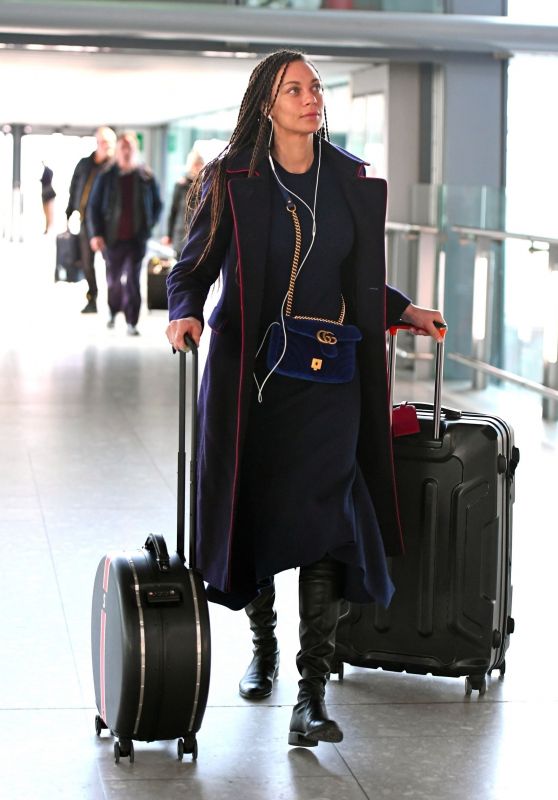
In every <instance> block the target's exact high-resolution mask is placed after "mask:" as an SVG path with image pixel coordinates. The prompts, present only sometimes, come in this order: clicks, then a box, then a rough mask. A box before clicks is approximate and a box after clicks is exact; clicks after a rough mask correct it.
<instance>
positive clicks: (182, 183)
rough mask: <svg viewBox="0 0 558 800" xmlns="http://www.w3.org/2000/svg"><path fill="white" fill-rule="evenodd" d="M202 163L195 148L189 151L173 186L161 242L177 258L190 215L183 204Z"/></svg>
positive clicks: (182, 244)
mask: <svg viewBox="0 0 558 800" xmlns="http://www.w3.org/2000/svg"><path fill="white" fill-rule="evenodd" d="M204 163H205V162H204V159H203V156H202V155H201V153H200V152H199V151H198V150H196V148H193V149H192V150H190V152H189V153H188V155H187V157H186V165H185V167H184V169H185V172H184V175H183V176H182V178H180V179H179V180H178V181H177V182H176V183H175V185H174V192H173V195H172V205H171V209H170V212H169V219H168V222H167V235H166V236H163V237H162V239H161V241H162V243H163V244H168V245H172V247H173V248H174V250H175V252H176V254H177V257H178V256H180V252H181V250H182V247H183V246H184V239H185V235H186V232H187V229H188V225H189V222H190V220H189V216H190V215H189V214H188V211H187V209H186V204H185V200H186V195H187V194H188V190H189V189H190V186H191V185H192V183H193V182H194V180H195V178H196V177H197V176H198V173H199V171H200V170H201V169H202V168H203V166H204Z"/></svg>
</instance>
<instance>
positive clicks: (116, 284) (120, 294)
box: [86, 131, 162, 336]
mask: <svg viewBox="0 0 558 800" xmlns="http://www.w3.org/2000/svg"><path fill="white" fill-rule="evenodd" d="M161 208H162V204H161V197H160V194H159V186H158V184H157V181H156V180H155V178H154V176H153V173H152V172H151V170H150V169H149V168H148V167H146V166H145V165H144V164H140V162H139V145H138V139H137V136H136V134H135V133H134V132H133V131H125V132H123V133H120V134H118V137H117V140H116V156H115V163H114V164H113V165H112V166H110V167H109V168H108V169H107V170H105V171H104V172H101V173H100V174H99V175H98V176H97V180H96V181H95V183H94V184H93V189H92V191H91V195H90V198H89V203H88V205H87V210H86V220H87V230H88V233H89V237H90V245H91V249H92V250H93V251H94V252H97V251H101V252H102V253H103V255H104V258H105V262H106V265H107V287H108V305H109V311H110V317H109V321H108V323H107V326H108V327H109V328H114V321H115V318H116V315H117V314H118V312H120V311H122V312H123V313H124V316H125V318H126V323H127V332H128V335H129V336H138V335H139V331H138V329H137V323H138V319H139V314H140V308H141V290H140V273H141V265H142V260H143V257H144V255H145V250H146V245H147V240H148V238H149V236H150V234H151V230H152V228H153V226H154V225H155V224H156V223H157V220H158V219H159V215H160V213H161ZM123 278H124V281H123V280H122V279H123Z"/></svg>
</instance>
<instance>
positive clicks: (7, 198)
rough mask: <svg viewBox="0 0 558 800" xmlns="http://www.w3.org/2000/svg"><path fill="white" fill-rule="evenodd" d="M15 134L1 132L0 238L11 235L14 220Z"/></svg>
mask: <svg viewBox="0 0 558 800" xmlns="http://www.w3.org/2000/svg"><path fill="white" fill-rule="evenodd" d="M13 146H14V145H13V136H12V134H11V133H10V132H9V130H8V131H1V132H0V167H1V169H0V239H2V238H4V237H7V236H9V234H10V232H11V220H12V202H13V201H12V170H13Z"/></svg>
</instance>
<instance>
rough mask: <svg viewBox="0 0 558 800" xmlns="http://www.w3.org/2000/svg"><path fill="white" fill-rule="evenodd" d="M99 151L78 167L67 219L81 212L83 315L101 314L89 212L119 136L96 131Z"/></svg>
mask: <svg viewBox="0 0 558 800" xmlns="http://www.w3.org/2000/svg"><path fill="white" fill-rule="evenodd" d="M95 138H96V140H97V147H96V149H95V150H94V151H93V152H92V153H91V155H89V156H86V157H85V158H81V159H80V160H79V161H78V163H77V164H76V168H75V169H74V174H73V175H72V180H71V183H70V196H69V198H68V207H67V208H66V218H67V219H68V220H69V219H70V217H71V216H72V214H73V213H74V211H79V219H80V228H79V244H80V252H81V264H82V269H83V274H84V275H85V280H86V281H87V303H86V304H85V306H84V308H82V309H81V313H82V314H95V313H96V312H97V295H98V289H97V278H96V275H95V253H94V252H93V250H92V249H91V246H90V244H89V236H88V234H87V225H86V221H85V218H86V211H87V204H88V202H89V196H90V194H91V189H92V188H93V184H94V182H95V178H96V177H97V175H98V174H99V172H100V171H101V170H102V169H103V168H104V167H106V166H108V165H109V164H110V163H111V161H112V159H113V157H114V148H115V145H116V133H115V132H114V131H113V130H112V128H108V127H106V126H102V127H100V128H97V130H96V131H95Z"/></svg>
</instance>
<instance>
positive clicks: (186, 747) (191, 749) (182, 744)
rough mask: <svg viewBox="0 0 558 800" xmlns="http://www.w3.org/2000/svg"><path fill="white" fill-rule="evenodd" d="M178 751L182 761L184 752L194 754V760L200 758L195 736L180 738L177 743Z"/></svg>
mask: <svg viewBox="0 0 558 800" xmlns="http://www.w3.org/2000/svg"><path fill="white" fill-rule="evenodd" d="M176 750H177V753H178V760H179V761H182V759H183V758H184V753H191V754H192V761H196V760H197V758H198V742H197V739H196V737H195V736H186V737H185V738H184V739H179V740H178V743H177V745H176Z"/></svg>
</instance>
